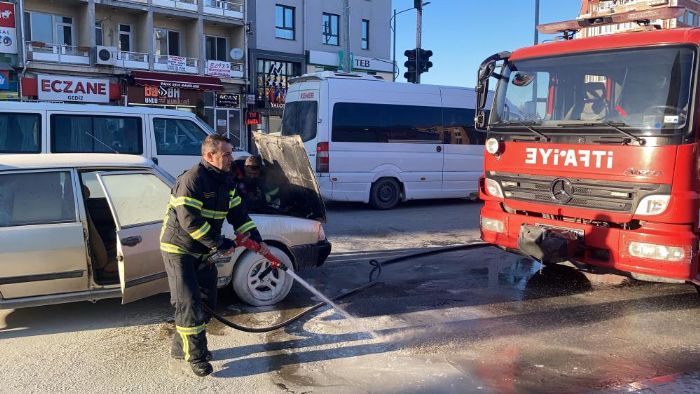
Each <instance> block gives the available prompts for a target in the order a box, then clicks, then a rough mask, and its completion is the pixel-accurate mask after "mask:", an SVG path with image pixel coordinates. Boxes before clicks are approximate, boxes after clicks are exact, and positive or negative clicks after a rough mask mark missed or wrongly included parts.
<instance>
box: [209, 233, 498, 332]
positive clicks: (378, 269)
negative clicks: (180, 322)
mask: <svg viewBox="0 0 700 394" xmlns="http://www.w3.org/2000/svg"><path fill="white" fill-rule="evenodd" d="M486 246H490V244H487V243H484V242H474V243H470V244H464V245H456V246H447V247H444V248H438V249H432V250H428V251H425V252H418V253H410V254H406V255H403V256H399V257H393V258H390V259H388V260H386V261H384V262H383V263H380V262H379V261H377V260H374V259H372V260H370V261H369V264H370V265H371V266H372V267H374V268H372V270H371V271H370V273H369V282H368V283H366V284H364V285H362V286H358V287H355V288H353V289H350V290H348V291H346V292H343V293H341V294H338V295H336V296H335V297H333V298H331V299H330V300H331V301H336V300H340V299H342V298H345V297H349V296H351V295H353V294H356V293H359V292H360V291H363V290H366V289H368V288H370V287H372V286H374V285H376V284H378V283H379V282H378V279H379V275H381V273H382V267H383V266H387V265H391V264H396V263H400V262H402V261H406V260H410V259H415V258H418V257H425V256H432V255H435V254H441V253H448V252H454V251H457V250H468V249H476V248H483V247H486ZM375 273H376V275H375ZM202 305H203V306H204V310H205V311H207V312H208V313H210V314H211V315H212V317H214V318H215V319H216V320H218V321H220V322H221V323H222V324H224V325H226V326H228V327H231V328H233V329H235V330H239V331H244V332H254V333H261V332H269V331H274V330H278V329H280V328H283V327H285V326H288V325H290V324H292V323H294V322H295V321H297V320H299V319H301V318H302V317H304V316H306V315H308V314H310V313H311V312H313V311H315V310H317V309H318V308H320V307H322V306H324V305H326V303H325V302H319V303H318V304H316V305H314V306H312V307H310V308H308V309H306V310H305V311H303V312H301V313H299V314H297V315H294V316H292V317H291V318H289V319H287V320H285V321H283V322H281V323H277V324H275V325H273V326H268V327H246V326H242V325H240V324H237V323H234V322H232V321H230V320H228V319H226V318H225V317H223V316H221V315H220V314H218V313H216V312H214V311H213V310H212V309H211V308H209V307H208V306H207V305H206V304H202Z"/></svg>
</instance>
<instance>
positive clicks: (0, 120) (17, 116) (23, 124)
mask: <svg viewBox="0 0 700 394" xmlns="http://www.w3.org/2000/svg"><path fill="white" fill-rule="evenodd" d="M39 152H41V115H39V114H27V113H11V112H4V113H0V153H39Z"/></svg>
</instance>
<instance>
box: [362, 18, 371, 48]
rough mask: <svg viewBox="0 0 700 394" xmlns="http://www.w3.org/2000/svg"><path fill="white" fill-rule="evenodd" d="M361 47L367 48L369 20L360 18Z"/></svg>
mask: <svg viewBox="0 0 700 394" xmlns="http://www.w3.org/2000/svg"><path fill="white" fill-rule="evenodd" d="M362 49H369V21H368V20H367V19H363V20H362Z"/></svg>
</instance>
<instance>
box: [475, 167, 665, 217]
mask: <svg viewBox="0 0 700 394" xmlns="http://www.w3.org/2000/svg"><path fill="white" fill-rule="evenodd" d="M488 177H489V178H491V179H494V180H496V181H498V182H499V183H500V185H501V188H502V189H503V195H504V197H505V198H506V199H512V200H520V201H528V202H538V203H545V204H554V205H562V206H572V207H580V208H588V209H599V210H604V211H615V212H629V213H632V212H634V210H635V209H636V207H637V204H638V203H639V201H640V200H641V199H642V198H644V197H645V196H648V195H652V194H668V193H670V190H671V189H670V185H660V184H648V183H633V182H609V181H600V180H593V179H580V178H557V177H544V176H533V175H526V174H503V173H498V174H490V175H489V176H488Z"/></svg>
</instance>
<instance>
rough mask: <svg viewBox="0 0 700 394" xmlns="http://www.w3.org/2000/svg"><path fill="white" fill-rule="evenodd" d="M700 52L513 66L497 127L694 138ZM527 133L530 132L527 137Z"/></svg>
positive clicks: (623, 54)
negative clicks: (621, 130) (618, 130)
mask: <svg viewBox="0 0 700 394" xmlns="http://www.w3.org/2000/svg"><path fill="white" fill-rule="evenodd" d="M694 56H695V52H694V50H693V49H691V48H689V47H679V46H678V47H673V46H667V47H656V48H646V49H626V50H614V51H606V52H595V53H585V54H573V55H561V56H556V57H547V58H537V59H523V60H515V61H511V62H508V63H507V64H506V65H505V67H504V68H503V70H502V72H501V78H500V82H499V84H498V88H497V92H496V98H495V102H494V107H493V111H492V112H491V118H490V129H491V131H495V132H511V131H512V130H513V129H514V128H520V129H522V126H521V125H522V123H527V124H530V125H536V127H537V129H538V130H541V129H546V130H547V131H546V132H545V133H546V134H547V135H550V136H551V135H552V134H556V133H557V132H566V131H567V130H568V131H569V132H570V131H571V130H570V127H572V128H575V129H576V133H577V134H582V133H591V134H593V133H595V134H600V133H615V130H611V127H610V124H617V125H622V127H626V128H628V129H627V131H628V132H631V133H635V134H640V135H647V136H649V135H659V134H676V133H684V132H687V129H686V120H687V118H688V113H689V111H690V97H691V88H692V78H693V77H692V76H693V74H694V73H693V65H694ZM525 132H526V131H525Z"/></svg>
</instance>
